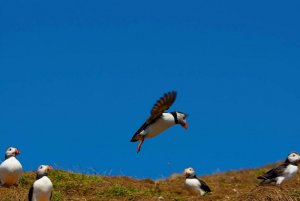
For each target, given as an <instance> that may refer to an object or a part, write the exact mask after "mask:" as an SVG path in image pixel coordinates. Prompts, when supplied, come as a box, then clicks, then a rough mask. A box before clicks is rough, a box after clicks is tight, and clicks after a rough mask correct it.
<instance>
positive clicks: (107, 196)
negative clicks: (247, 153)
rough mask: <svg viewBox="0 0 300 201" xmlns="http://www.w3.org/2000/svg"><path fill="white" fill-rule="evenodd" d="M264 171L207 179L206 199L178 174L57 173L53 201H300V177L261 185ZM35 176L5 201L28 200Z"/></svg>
mask: <svg viewBox="0 0 300 201" xmlns="http://www.w3.org/2000/svg"><path fill="white" fill-rule="evenodd" d="M270 167H273V166H267V167H264V168H260V169H251V170H241V171H231V172H225V173H220V174H214V175H209V176H203V177H202V178H203V180H205V181H206V182H207V184H208V185H209V186H211V188H212V190H213V192H212V193H211V194H208V195H206V196H204V197H199V196H198V194H195V193H193V192H189V191H187V190H186V189H185V188H183V181H184V177H183V176H182V175H177V174H174V175H172V176H170V177H169V178H168V179H165V180H157V181H154V180H151V179H142V180H137V179H133V178H130V177H109V176H92V175H85V174H75V173H71V172H66V171H62V170H54V171H52V172H51V173H50V175H49V177H50V179H51V180H52V182H53V184H54V189H55V190H54V194H53V199H52V200H53V201H64V200H70V201H71V200H72V201H76V200H78V201H79V200H82V201H87V200H90V201H97V200H131V201H134V200H145V201H147V200H174V201H175V200H177V201H183V200H188V201H193V200H205V201H217V200H222V201H223V200H224V201H225V200H228V201H242V200H243V201H254V200H258V201H259V200H261V201H271V200H280V201H293V200H295V201H296V200H300V177H299V176H298V175H297V176H296V177H295V178H293V179H292V180H290V181H287V182H285V183H283V185H282V187H276V186H257V184H258V180H256V177H257V176H258V175H260V174H262V173H263V172H264V171H266V170H268V169H269V168H270ZM34 178H35V173H33V172H26V173H24V174H23V176H22V178H21V180H20V185H19V187H11V188H4V187H1V188H0V200H1V201H19V200H27V193H28V189H29V188H30V186H31V184H32V182H33V181H34Z"/></svg>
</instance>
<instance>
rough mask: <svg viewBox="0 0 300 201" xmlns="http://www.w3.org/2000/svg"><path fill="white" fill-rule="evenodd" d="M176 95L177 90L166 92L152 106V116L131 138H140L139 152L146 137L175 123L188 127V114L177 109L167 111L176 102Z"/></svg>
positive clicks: (132, 140)
mask: <svg viewBox="0 0 300 201" xmlns="http://www.w3.org/2000/svg"><path fill="white" fill-rule="evenodd" d="M176 95H177V93H176V91H171V92H168V93H165V94H164V96H163V97H161V98H160V99H159V100H158V101H157V102H156V103H155V105H154V106H153V107H152V110H151V114H150V117H149V118H148V119H147V120H146V121H145V123H144V124H143V125H142V126H141V127H140V128H139V129H138V130H137V132H136V133H135V134H134V135H133V137H132V139H131V142H136V141H138V140H139V144H138V148H137V152H139V151H140V149H141V146H142V144H143V142H144V140H145V139H146V138H151V137H155V136H156V135H159V134H160V133H162V132H163V131H165V130H167V129H168V128H170V127H171V126H173V125H175V124H180V125H181V126H182V127H183V128H185V129H187V128H188V124H187V121H186V117H187V114H185V113H182V112H176V111H175V112H165V110H167V109H169V107H170V106H171V105H172V104H173V103H174V101H175V99H176Z"/></svg>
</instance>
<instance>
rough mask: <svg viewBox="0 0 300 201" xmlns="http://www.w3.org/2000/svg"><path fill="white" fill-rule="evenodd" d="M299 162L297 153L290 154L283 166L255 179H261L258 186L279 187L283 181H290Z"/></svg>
mask: <svg viewBox="0 0 300 201" xmlns="http://www.w3.org/2000/svg"><path fill="white" fill-rule="evenodd" d="M299 162H300V155H299V154H298V153H297V152H292V153H290V154H289V155H288V157H287V158H286V160H285V161H284V163H283V164H281V165H279V166H278V167H275V168H273V169H271V170H269V171H268V172H266V173H265V174H263V175H261V176H259V177H257V179H262V181H261V182H260V184H268V183H275V184H276V185H280V184H281V183H282V182H283V181H284V180H285V179H290V178H291V177H293V176H294V175H295V174H296V173H297V171H298V163H299Z"/></svg>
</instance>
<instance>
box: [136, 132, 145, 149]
mask: <svg viewBox="0 0 300 201" xmlns="http://www.w3.org/2000/svg"><path fill="white" fill-rule="evenodd" d="M139 139H140V141H139V145H138V148H137V153H139V152H140V150H141V147H142V144H143V142H144V140H145V137H144V136H140V137H139Z"/></svg>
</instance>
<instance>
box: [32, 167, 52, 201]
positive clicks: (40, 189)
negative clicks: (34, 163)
mask: <svg viewBox="0 0 300 201" xmlns="http://www.w3.org/2000/svg"><path fill="white" fill-rule="evenodd" d="M51 170H52V167H51V166H50V165H40V166H39V167H38V169H37V171H36V180H35V182H34V183H33V185H32V186H31V188H30V190H29V193H28V200H29V201H50V200H51V197H52V191H53V185H52V182H51V180H50V179H49V178H48V173H49V172H50V171H51Z"/></svg>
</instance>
